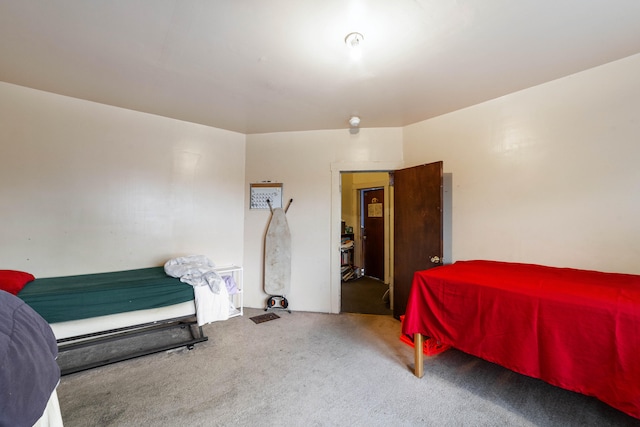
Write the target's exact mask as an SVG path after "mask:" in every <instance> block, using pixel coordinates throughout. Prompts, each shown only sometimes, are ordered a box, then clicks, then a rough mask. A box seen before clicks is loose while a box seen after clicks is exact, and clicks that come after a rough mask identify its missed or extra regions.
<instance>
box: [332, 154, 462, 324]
mask: <svg viewBox="0 0 640 427" xmlns="http://www.w3.org/2000/svg"><path fill="white" fill-rule="evenodd" d="M367 165H368V164H367V163H363V164H360V163H358V164H351V165H350V164H342V163H336V164H332V168H331V169H332V206H333V207H332V242H333V243H332V246H333V247H337V248H339V247H340V245H339V242H340V241H339V240H335V239H339V238H340V231H339V225H340V220H341V219H347V223H348V222H349V221H351V224H357V222H356V221H355V220H354V217H352V218H350V219H349V218H345V217H344V215H343V213H342V207H343V206H350V205H351V206H357V204H358V200H359V199H358V196H357V192H356V191H354V188H360V189H362V188H374V187H376V186H377V185H378V184H375V183H374V184H372V185H364V184H363V183H362V182H357V178H356V177H359V176H360V175H359V174H361V173H370V172H367ZM371 165H373V164H370V165H369V166H371ZM385 165H386V166H387V167H386V168H384V166H385ZM375 166H378V167H380V166H383V170H386V171H385V172H378V173H382V174H384V176H385V179H386V178H388V177H389V175H391V181H394V180H395V182H393V183H386V184H385V185H386V186H385V190H387V191H386V192H385V208H384V211H385V213H386V212H388V213H389V215H388V217H387V218H389V220H388V224H389V227H387V228H386V229H385V242H386V244H385V246H387V251H388V253H385V282H386V283H388V284H389V287H390V289H391V292H390V297H391V306H392V307H394V308H395V306H396V304H394V298H395V296H396V295H399V296H400V298H401V299H403V298H404V295H403V293H404V292H405V290H407V289H408V287H410V284H411V281H410V280H405V277H404V276H407V277H409V276H410V275H412V273H413V272H414V271H417V270H420V269H426V268H430V267H433V266H436V265H437V264H435V263H433V261H432V262H431V263H425V261H424V257H423V256H422V255H420V256H419V257H418V258H416V261H417V262H414V260H413V258H415V257H414V256H412V254H411V253H412V252H413V251H416V253H418V252H422V251H428V252H429V253H431V252H432V251H434V249H433V248H427V246H430V245H425V244H424V242H426V241H427V240H431V239H429V238H425V236H422V235H421V233H423V232H427V233H433V232H434V231H435V230H427V229H424V227H423V229H420V228H417V229H416V228H415V225H419V223H424V221H417V224H414V225H412V224H409V226H410V227H414V229H415V231H412V232H411V233H409V234H408V235H407V236H405V237H402V236H401V237H400V239H399V240H398V242H396V243H394V240H397V237H394V235H395V234H396V233H395V232H394V231H393V228H395V223H396V222H398V224H403V223H406V222H407V221H409V222H410V223H411V222H416V221H415V218H423V216H424V215H423V214H425V213H426V212H427V211H434V212H441V215H442V217H443V223H441V225H440V230H441V231H440V233H439V234H440V238H439V239H436V240H435V241H438V240H440V241H441V243H440V245H439V247H440V249H439V250H440V260H441V261H440V262H442V258H443V257H442V256H443V255H444V256H445V259H446V260H448V261H449V262H451V260H452V258H451V252H452V251H451V237H452V233H451V208H452V203H451V190H452V187H453V186H452V179H451V177H452V175H451V174H443V173H442V162H436V163H432V164H425V165H420V166H414V167H410V168H406V169H402V165H396V164H394V163H389V164H380V163H375ZM429 170H430V171H436V172H437V173H436V174H435V175H431V174H430V173H429V174H427V175H423V173H424V172H427V171H429ZM390 172H393V173H390ZM398 172H400V173H399V174H398ZM396 177H400V178H401V179H400V180H399V181H400V188H405V190H404V194H407V195H409V199H410V200H414V199H421V200H422V198H423V197H424V196H427V194H424V192H423V191H422V189H423V187H429V188H433V186H434V185H435V187H436V188H440V190H441V191H438V192H437V193H440V195H441V196H442V197H440V198H439V199H440V203H443V202H444V204H442V205H441V207H435V206H431V205H429V202H426V204H425V205H423V207H422V208H419V210H418V211H415V212H413V213H412V214H409V215H403V212H404V208H402V207H400V208H399V210H398V212H399V213H400V217H401V218H395V219H394V210H397V209H398V208H395V209H394V204H395V202H393V200H394V199H395V197H394V193H395V192H396V191H398V189H395V188H394V187H397V186H398V184H399V181H398V179H396ZM406 178H410V180H409V182H407V181H406ZM433 178H437V179H438V181H439V182H440V184H439V185H438V184H436V183H435V181H433V182H432V179H433ZM411 182H415V183H416V184H417V187H416V188H414V189H411V190H408V187H407V186H406V185H405V184H407V183H411ZM427 183H429V184H427ZM429 193H431V191H429ZM437 193H436V194H437ZM402 198H404V199H406V197H401V199H402ZM341 202H342V203H341ZM400 206H402V204H401V205H400ZM357 207H358V206H357ZM358 208H359V207H358ZM354 212H356V211H354ZM407 212H409V211H408V210H407ZM428 228H431V227H428ZM437 228H438V227H437V226H436V229H437ZM359 231H360V230H359V227H354V232H356V233H357V232H359ZM355 240H356V243H357V242H358V241H359V240H360V239H359V236H358V237H356V239H355ZM398 244H400V246H398ZM396 250H400V252H401V253H402V254H401V255H400V256H399V257H398V255H397V254H394V252H396ZM403 251H404V252H403ZM435 251H436V252H437V251H438V246H436V247H435ZM407 252H408V255H409V256H408V257H407ZM442 252H444V253H442ZM360 253H361V252H360ZM434 253H435V252H434ZM414 255H415V254H414ZM432 255H433V254H432ZM360 256H361V255H360ZM396 258H398V259H396ZM431 258H434V257H432V256H430V257H428V258H426V259H427V260H429V259H431ZM435 258H437V257H435ZM339 259H340V252H339V251H335V252H334V251H333V250H332V260H333V261H332V264H331V265H332V267H331V268H332V275H331V277H332V279H331V283H332V286H331V307H332V313H340V312H341V291H342V287H341V281H340V274H339V268H340V261H339ZM356 259H357V257H356ZM398 262H399V264H398V265H399V268H400V270H402V271H398V272H394V270H395V269H396V268H395V264H397V263H398ZM387 263H388V264H387ZM405 270H406V271H405ZM397 273H400V274H399V275H398V274H397ZM405 273H406V274H405ZM409 273H411V274H409ZM396 276H397V277H396ZM394 282H397V283H394ZM396 286H398V287H399V289H396ZM396 299H397V298H396ZM402 305H404V304H400V306H399V309H398V313H395V312H394V313H393V314H394V316H395V317H397V316H399V315H401V314H402V313H403V307H401V306H402Z"/></svg>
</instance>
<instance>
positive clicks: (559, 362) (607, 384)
mask: <svg viewBox="0 0 640 427" xmlns="http://www.w3.org/2000/svg"><path fill="white" fill-rule="evenodd" d="M402 332H403V333H404V334H408V335H412V336H414V337H415V340H416V348H420V345H421V344H422V339H423V337H430V338H432V339H435V340H437V341H440V342H441V343H443V344H447V345H450V346H452V347H454V348H457V349H458V350H461V351H463V352H465V353H469V354H472V355H474V356H477V357H480V358H482V359H484V360H487V361H490V362H493V363H497V364H499V365H501V366H504V367H506V368H508V369H511V370H513V371H515V372H518V373H521V374H524V375H528V376H531V377H534V378H539V379H541V380H543V381H546V382H548V383H550V384H553V385H555V386H558V387H562V388H564V389H567V390H572V391H575V392H578V393H582V394H585V395H589V396H594V397H596V398H598V399H599V400H601V401H603V402H605V403H607V404H609V405H611V406H613V407H614V408H617V409H619V410H621V411H623V412H625V413H627V414H629V415H631V416H633V417H635V418H640V275H630V274H616V273H603V272H597V271H587V270H576V269H569V268H555V267H546V266H541V265H532V264H517V263H505V262H496V261H458V262H456V263H454V264H451V265H447V266H441V267H436V268H433V269H430V270H425V271H419V272H416V273H415V276H414V279H413V285H412V288H411V292H410V295H409V301H408V305H407V311H406V314H405V318H404V322H403V326H402ZM415 357H416V375H418V376H422V369H423V360H422V351H415Z"/></svg>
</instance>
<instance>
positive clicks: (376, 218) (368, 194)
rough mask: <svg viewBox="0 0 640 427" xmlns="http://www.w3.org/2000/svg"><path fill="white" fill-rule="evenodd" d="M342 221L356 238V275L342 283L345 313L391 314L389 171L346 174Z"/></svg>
mask: <svg viewBox="0 0 640 427" xmlns="http://www.w3.org/2000/svg"><path fill="white" fill-rule="evenodd" d="M341 182H342V206H341V214H342V221H344V223H345V228H346V230H345V231H347V233H346V234H343V237H344V236H346V237H347V238H349V237H351V238H352V239H353V256H352V259H353V264H354V266H353V267H354V271H355V272H356V274H355V275H354V276H353V277H351V278H350V279H349V280H346V281H342V282H341V294H340V295H341V298H340V308H341V311H342V312H349V313H363V314H384V315H390V314H392V311H391V301H390V292H389V283H390V274H389V271H390V264H391V255H392V252H391V249H390V214H391V212H390V210H389V208H388V206H390V204H389V191H390V189H389V173H388V172H345V173H342V174H341Z"/></svg>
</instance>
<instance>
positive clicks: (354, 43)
mask: <svg viewBox="0 0 640 427" xmlns="http://www.w3.org/2000/svg"><path fill="white" fill-rule="evenodd" d="M363 40H364V36H363V35H362V34H360V33H357V32H353V33H349V34H347V36H346V37H345V38H344V42H345V43H346V45H347V46H349V47H350V48H351V49H356V48H358V47H359V46H360V43H362V41H363Z"/></svg>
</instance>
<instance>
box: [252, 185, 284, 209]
mask: <svg viewBox="0 0 640 427" xmlns="http://www.w3.org/2000/svg"><path fill="white" fill-rule="evenodd" d="M250 193H251V196H250V197H251V200H250V204H249V209H269V204H268V203H267V200H269V202H271V207H272V208H281V207H282V184H281V183H273V182H260V183H255V184H250Z"/></svg>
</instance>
